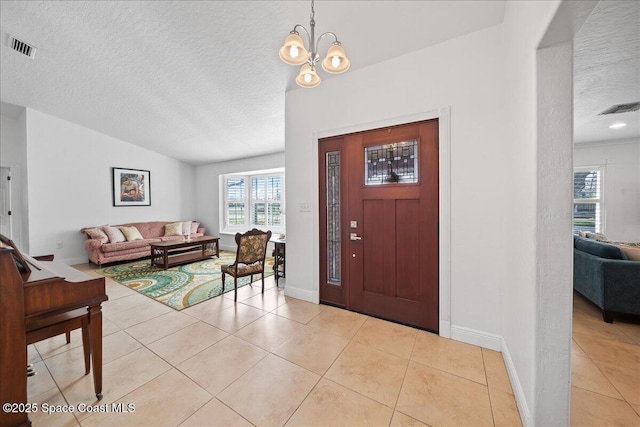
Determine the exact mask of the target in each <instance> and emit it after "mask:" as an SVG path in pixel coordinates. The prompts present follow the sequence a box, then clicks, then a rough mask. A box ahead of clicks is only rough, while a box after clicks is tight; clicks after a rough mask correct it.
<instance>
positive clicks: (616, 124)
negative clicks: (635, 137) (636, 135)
mask: <svg viewBox="0 0 640 427" xmlns="http://www.w3.org/2000/svg"><path fill="white" fill-rule="evenodd" d="M626 125H627V124H626V123H622V122H619V123H614V124H612V125H611V126H609V129H620V128H623V127H625V126H626Z"/></svg>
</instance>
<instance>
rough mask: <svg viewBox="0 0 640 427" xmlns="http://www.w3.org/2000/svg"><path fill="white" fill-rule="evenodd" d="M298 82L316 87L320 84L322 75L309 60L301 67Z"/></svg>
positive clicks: (309, 86)
mask: <svg viewBox="0 0 640 427" xmlns="http://www.w3.org/2000/svg"><path fill="white" fill-rule="evenodd" d="M296 83H298V85H299V86H301V87H305V88H312V87H316V86H318V85H319V84H320V76H318V74H317V73H316V68H315V67H314V66H312V65H311V64H309V63H308V62H307V63H306V64H304V65H303V66H302V67H301V68H300V74H298V78H296Z"/></svg>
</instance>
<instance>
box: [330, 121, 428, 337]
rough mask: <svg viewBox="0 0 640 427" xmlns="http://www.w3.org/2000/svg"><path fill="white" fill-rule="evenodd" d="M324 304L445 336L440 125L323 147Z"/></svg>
mask: <svg viewBox="0 0 640 427" xmlns="http://www.w3.org/2000/svg"><path fill="white" fill-rule="evenodd" d="M319 153H320V156H319V159H320V169H319V170H320V199H321V200H320V203H321V204H320V206H321V210H320V221H321V222H320V230H321V235H320V258H321V259H320V266H321V267H320V268H321V271H320V276H321V277H320V279H321V282H320V300H321V301H322V302H326V303H330V304H335V305H340V306H344V307H345V308H347V309H350V310H354V311H358V312H361V313H365V314H370V315H373V316H376V317H381V318H385V319H389V320H393V321H397V322H400V323H404V324H408V325H413V326H417V327H420V328H423V329H428V330H432V331H436V332H437V331H438V324H439V322H438V212H439V209H438V199H439V198H438V121H437V120H430V121H426V122H420V123H413V124H407V125H402V126H395V127H391V128H384V129H377V130H372V131H367V132H361V133H357V134H349V135H343V136H339V137H333V138H328V139H326V140H321V141H320V143H319Z"/></svg>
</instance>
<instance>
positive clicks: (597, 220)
mask: <svg viewBox="0 0 640 427" xmlns="http://www.w3.org/2000/svg"><path fill="white" fill-rule="evenodd" d="M602 175H603V173H602V168H577V169H575V170H574V173H573V232H574V234H577V233H578V232H580V231H585V232H591V233H604V230H603V211H604V210H603V200H604V199H603V194H602V191H603V186H602Z"/></svg>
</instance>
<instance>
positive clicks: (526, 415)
mask: <svg viewBox="0 0 640 427" xmlns="http://www.w3.org/2000/svg"><path fill="white" fill-rule="evenodd" d="M502 359H503V360H504V364H505V366H506V367H507V374H509V381H510V382H511V388H512V389H513V395H514V397H515V399H516V405H518V411H519V412H520V419H521V421H522V425H523V426H524V427H532V426H533V419H532V418H531V411H530V410H529V405H528V404H527V399H526V397H525V395H524V391H523V390H522V384H520V379H519V378H518V373H517V372H516V368H515V366H514V365H513V360H512V359H511V354H510V353H509V348H508V347H507V343H506V342H505V340H504V339H503V340H502Z"/></svg>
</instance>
